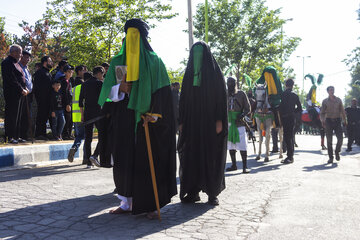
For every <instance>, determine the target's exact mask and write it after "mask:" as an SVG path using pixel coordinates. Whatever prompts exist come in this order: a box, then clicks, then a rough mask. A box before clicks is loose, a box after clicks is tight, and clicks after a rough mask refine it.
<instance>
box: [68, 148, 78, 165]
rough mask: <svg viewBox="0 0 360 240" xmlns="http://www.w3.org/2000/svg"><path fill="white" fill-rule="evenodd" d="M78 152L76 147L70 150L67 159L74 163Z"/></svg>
mask: <svg viewBox="0 0 360 240" xmlns="http://www.w3.org/2000/svg"><path fill="white" fill-rule="evenodd" d="M76 151H77V148H76V147H72V148H70V150H69V154H68V157H67V158H68V161H69V162H73V161H74V156H75V153H76Z"/></svg>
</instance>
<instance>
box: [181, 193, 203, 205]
mask: <svg viewBox="0 0 360 240" xmlns="http://www.w3.org/2000/svg"><path fill="white" fill-rule="evenodd" d="M198 201H200V196H199V193H197V194H195V195H190V194H188V195H187V196H186V197H184V198H183V199H181V202H182V203H195V202H198Z"/></svg>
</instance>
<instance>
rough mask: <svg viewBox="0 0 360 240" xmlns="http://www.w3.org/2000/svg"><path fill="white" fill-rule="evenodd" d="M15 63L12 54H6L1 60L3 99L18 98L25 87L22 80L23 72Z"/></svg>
mask: <svg viewBox="0 0 360 240" xmlns="http://www.w3.org/2000/svg"><path fill="white" fill-rule="evenodd" d="M16 63H17V61H16V59H15V58H13V57H12V56H8V57H7V58H5V60H4V61H2V62H1V74H2V78H3V88H4V97H5V99H9V98H12V97H17V98H20V96H21V93H22V91H23V89H25V87H26V86H25V82H24V81H23V73H22V72H21V71H19V69H18V68H16V66H15V64H16Z"/></svg>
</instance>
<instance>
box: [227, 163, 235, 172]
mask: <svg viewBox="0 0 360 240" xmlns="http://www.w3.org/2000/svg"><path fill="white" fill-rule="evenodd" d="M235 170H237V166H236V165H231V167H228V168H227V169H226V171H227V172H231V171H235Z"/></svg>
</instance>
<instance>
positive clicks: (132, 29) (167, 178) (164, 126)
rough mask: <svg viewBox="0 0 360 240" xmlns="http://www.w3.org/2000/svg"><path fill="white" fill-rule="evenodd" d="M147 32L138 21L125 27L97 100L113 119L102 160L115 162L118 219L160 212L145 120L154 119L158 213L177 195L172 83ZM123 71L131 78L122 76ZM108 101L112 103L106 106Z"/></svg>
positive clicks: (150, 128)
mask: <svg viewBox="0 0 360 240" xmlns="http://www.w3.org/2000/svg"><path fill="white" fill-rule="evenodd" d="M147 31H148V26H147V25H146V23H144V22H143V21H141V20H139V19H132V20H129V21H127V22H126V24H125V32H126V37H125V39H124V41H123V46H122V49H121V51H120V53H119V54H118V55H116V56H115V57H114V58H113V59H112V61H111V63H110V68H109V70H108V72H107V74H106V78H105V81H104V83H103V86H102V90H101V93H100V97H99V104H100V105H101V106H104V107H103V110H105V109H107V113H106V114H107V115H108V116H110V118H109V119H107V121H108V123H109V125H108V129H107V132H108V134H109V135H110V137H108V138H106V137H105V139H106V141H107V144H106V145H110V146H111V147H110V148H109V147H108V148H107V149H106V150H105V151H107V153H102V156H111V157H112V160H113V174H114V182H115V186H116V190H117V193H118V198H119V199H120V200H121V204H120V207H119V208H117V209H115V210H112V211H110V213H114V214H117V213H123V212H130V211H131V212H132V214H140V213H146V212H152V211H155V210H156V204H155V200H154V191H153V186H152V180H151V173H150V167H149V157H148V150H147V145H146V139H145V130H144V126H143V124H144V120H143V118H142V117H146V116H147V118H151V119H152V121H151V122H149V123H148V124H149V135H150V140H151V149H152V155H153V160H154V168H155V174H156V183H157V189H158V196H159V203H160V207H163V206H165V205H166V204H168V203H169V202H170V201H171V197H172V196H174V195H175V194H176V193H177V188H176V143H175V141H176V139H175V124H174V114H173V103H172V96H171V90H170V81H169V77H168V75H167V71H166V69H165V65H164V64H163V62H162V61H161V59H160V58H159V57H158V56H157V55H156V54H155V53H154V52H153V50H152V49H151V47H150V45H149V43H148V41H147V39H146V36H147ZM128 49H130V50H131V51H128ZM133 53H137V54H135V56H136V55H137V57H135V56H134V54H133ZM132 54H133V55H132ZM124 66H126V68H124ZM124 69H127V74H126V75H124V76H122V71H123V70H124ZM119 82H120V83H119ZM107 98H110V99H111V100H112V102H108V103H105V101H106V99H107ZM104 103H105V105H104ZM104 160H105V161H106V160H107V162H103V161H104ZM101 165H102V166H108V165H109V160H108V158H107V157H105V158H101Z"/></svg>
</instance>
